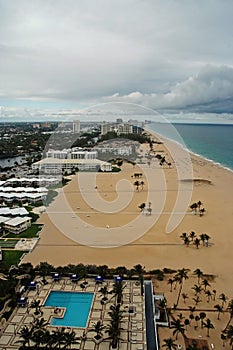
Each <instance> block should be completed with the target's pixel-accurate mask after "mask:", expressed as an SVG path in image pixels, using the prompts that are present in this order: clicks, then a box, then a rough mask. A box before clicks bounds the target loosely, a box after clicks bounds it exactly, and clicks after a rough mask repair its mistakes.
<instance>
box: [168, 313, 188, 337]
mask: <svg viewBox="0 0 233 350" xmlns="http://www.w3.org/2000/svg"><path fill="white" fill-rule="evenodd" d="M170 328H171V329H174V331H173V335H176V340H177V339H178V334H179V333H180V334H182V335H183V336H184V333H185V327H184V324H183V323H182V322H181V320H180V319H179V318H178V319H175V320H174V321H171V326H170Z"/></svg>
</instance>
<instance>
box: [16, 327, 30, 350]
mask: <svg viewBox="0 0 233 350" xmlns="http://www.w3.org/2000/svg"><path fill="white" fill-rule="evenodd" d="M32 335H33V329H32V328H29V327H28V326H23V328H22V329H21V330H20V331H19V337H20V338H22V340H18V342H19V343H21V344H22V346H23V347H25V346H28V347H29V346H30V340H32Z"/></svg>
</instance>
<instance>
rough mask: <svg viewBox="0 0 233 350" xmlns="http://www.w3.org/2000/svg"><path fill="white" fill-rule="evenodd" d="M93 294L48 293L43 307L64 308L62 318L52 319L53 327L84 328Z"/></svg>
mask: <svg viewBox="0 0 233 350" xmlns="http://www.w3.org/2000/svg"><path fill="white" fill-rule="evenodd" d="M93 297H94V293H81V292H55V291H52V292H50V294H49V296H48V298H47V300H46V302H45V304H44V306H54V307H56V306H57V307H65V308H66V312H65V315H64V317H63V318H55V317H53V318H52V322H51V324H52V325H53V326H62V327H80V328H84V327H86V324H87V321H88V317H89V313H90V310H91V305H92V301H93Z"/></svg>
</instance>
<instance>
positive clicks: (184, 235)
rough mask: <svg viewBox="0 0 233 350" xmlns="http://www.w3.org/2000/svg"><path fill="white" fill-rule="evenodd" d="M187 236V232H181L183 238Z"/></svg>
mask: <svg viewBox="0 0 233 350" xmlns="http://www.w3.org/2000/svg"><path fill="white" fill-rule="evenodd" d="M186 237H188V236H187V233H186V232H183V233H181V235H180V238H181V239H183V240H184V239H185V238H186Z"/></svg>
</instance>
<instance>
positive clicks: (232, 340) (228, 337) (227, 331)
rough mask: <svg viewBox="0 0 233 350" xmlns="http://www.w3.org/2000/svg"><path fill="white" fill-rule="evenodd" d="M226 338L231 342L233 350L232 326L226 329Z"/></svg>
mask: <svg viewBox="0 0 233 350" xmlns="http://www.w3.org/2000/svg"><path fill="white" fill-rule="evenodd" d="M226 338H227V340H229V343H230V346H231V349H233V326H232V325H230V326H228V328H227V329H226Z"/></svg>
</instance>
